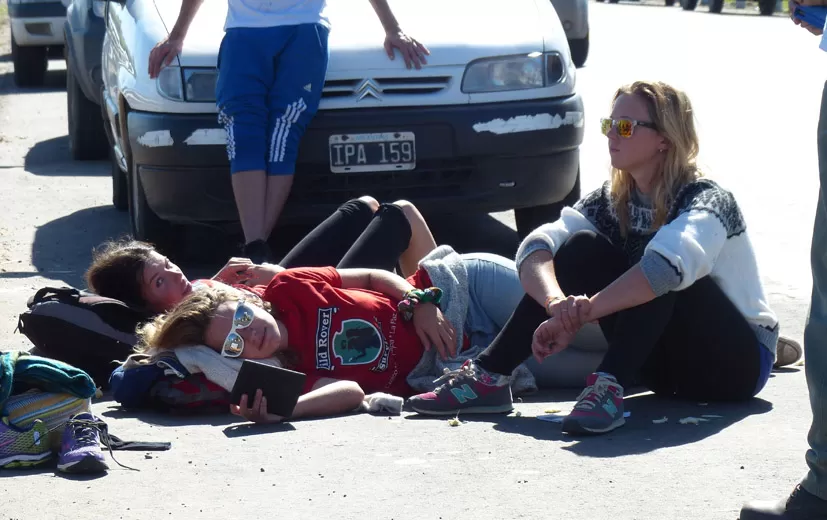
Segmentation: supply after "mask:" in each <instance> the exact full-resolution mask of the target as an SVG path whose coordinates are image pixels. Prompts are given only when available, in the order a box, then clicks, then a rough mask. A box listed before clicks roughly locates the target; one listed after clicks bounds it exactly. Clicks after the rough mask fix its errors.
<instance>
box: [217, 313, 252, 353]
mask: <svg viewBox="0 0 827 520" xmlns="http://www.w3.org/2000/svg"><path fill="white" fill-rule="evenodd" d="M251 323H253V308H252V307H250V306H249V305H248V304H247V302H246V301H245V300H238V307H236V309H235V314H234V315H233V324H232V327H231V328H230V333H229V334H227V339H225V340H224V345H223V346H222V347H221V355H222V356H224V357H229V358H237V357H239V356H240V355H241V353H242V352H244V338H242V337H241V334H239V333H238V332H236V331H237V330H239V329H243V328H246V327H249V326H250V324H251Z"/></svg>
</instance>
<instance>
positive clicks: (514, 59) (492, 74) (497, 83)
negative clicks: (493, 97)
mask: <svg viewBox="0 0 827 520" xmlns="http://www.w3.org/2000/svg"><path fill="white" fill-rule="evenodd" d="M565 74H566V68H565V67H564V66H563V59H562V57H561V56H560V54H558V53H556V52H548V53H545V54H543V53H541V52H532V53H531V54H523V55H519V56H503V57H499V58H484V59H481V60H476V61H473V62H471V63H470V64H468V67H466V68H465V75H464V76H463V78H462V91H463V92H465V93H466V94H476V93H480V92H504V91H508V90H524V89H529V88H542V87H548V86H551V85H554V84H557V83H560V82H561V81H562V80H563V78H564V77H565Z"/></svg>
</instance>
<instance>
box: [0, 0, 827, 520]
mask: <svg viewBox="0 0 827 520" xmlns="http://www.w3.org/2000/svg"><path fill="white" fill-rule="evenodd" d="M590 9H591V23H592V32H591V36H592V55H591V57H590V58H589V61H588V62H587V66H586V67H585V68H583V69H581V70H580V71H579V74H578V85H579V88H580V91H581V92H582V94H583V96H584V98H585V103H586V115H587V127H586V130H587V137H586V142H585V143H584V146H583V151H582V170H583V188H584V189H593V188H595V187H597V186H598V185H599V184H600V183H601V182H602V180H603V179H604V178H605V177H606V172H607V170H606V165H607V160H608V155H607V153H606V148H605V138H603V137H602V136H601V135H600V134H599V132H598V124H597V119H598V118H599V117H601V116H602V115H604V114H606V113H608V110H609V104H610V100H611V95H612V93H613V91H614V89H615V88H616V87H617V86H618V85H619V84H621V83H624V82H628V81H632V80H635V79H638V78H654V79H662V80H665V81H669V82H672V83H674V84H676V85H678V86H681V87H683V88H685V89H687V90H688V91H689V93H690V95H691V97H692V99H693V101H694V103H695V106H696V111H697V116H698V118H699V121H700V133H701V138H702V145H701V148H702V152H701V155H702V161H703V164H704V165H705V166H706V168H707V170H708V171H709V173H710V174H711V175H713V176H714V178H716V179H718V180H719V181H720V182H721V183H723V184H724V185H725V186H726V187H728V188H729V189H731V190H732V191H734V192H735V194H736V196H737V198H738V200H739V201H740V203H741V205H742V207H743V210H744V213H745V214H746V217H747V221H748V223H749V225H750V232H751V233H752V235H753V240H754V242H755V247H756V249H757V250H758V252H759V255H760V260H761V268H762V273H763V275H764V278H765V280H766V284H767V288H768V290H769V292H770V298H771V302H772V304H773V306H774V307H775V309H776V310H777V312H778V313H779V314H780V315H781V317H782V322H783V331H784V332H785V333H786V334H788V335H791V336H793V337H796V338H800V337H801V333H802V329H803V323H804V319H805V313H806V306H807V296H808V293H809V290H810V279H809V266H808V249H809V234H810V229H811V223H812V217H813V211H814V204H815V200H816V188H817V184H816V183H817V172H816V156H815V133H814V132H815V127H816V121H817V111H818V106H819V105H818V101H819V96H820V92H821V88H822V85H823V81H824V79H825V74H824V72H823V71H824V69H825V65H827V61H825V57H824V56H823V55H822V54H821V52H820V51H819V50H818V49H817V41H816V38H815V37H812V36H810V35H809V34H807V33H805V32H804V31H802V30H798V29H796V28H795V27H793V26H792V24H790V23H789V22H788V21H787V20H785V19H784V18H782V17H772V18H762V17H757V16H746V15H743V14H736V15H721V16H715V15H710V14H708V13H706V12H705V9H699V11H698V12H695V13H687V12H683V11H681V10H680V9H679V8H665V7H656V6H646V5H635V4H620V5H607V4H598V3H591V4H590ZM4 30H6V29H5V28H4ZM0 41H3V42H7V41H8V35H7V32H4V33H2V35H0ZM4 45H5V46H4V47H2V48H0V175H2V179H3V184H2V186H3V187H2V189H0V208H2V209H0V339H2V342H3V343H2V347H0V349H9V348H25V347H27V343H26V339H25V338H24V337H22V336H21V335H19V334H14V333H13V332H12V331H13V329H14V327H15V324H16V315H17V314H18V313H19V312H21V311H22V310H23V308H24V307H25V301H26V299H27V298H28V297H29V296H30V295H31V294H32V292H33V291H34V290H35V289H37V288H39V287H41V286H43V285H45V284H46V283H57V284H62V283H70V284H73V285H80V284H81V276H82V273H83V270H84V269H85V266H86V264H87V263H88V260H89V251H90V249H91V247H93V246H94V245H96V244H97V243H99V242H100V241H102V240H104V239H105V238H107V237H113V236H117V235H119V234H123V233H126V232H127V231H128V225H127V219H126V217H125V215H123V214H121V213H118V212H116V211H115V210H114V209H113V208H112V207H111V205H110V204H109V202H110V181H109V177H108V165H107V164H105V163H74V162H72V161H70V160H69V154H68V148H67V146H68V142H67V138H66V118H65V102H66V101H65V99H66V97H65V96H66V95H65V92H64V83H65V73H64V72H63V71H61V70H59V69H60V68H61V67H62V65H61V64H59V63H57V62H53V63H52V67H53V68H54V69H55V70H54V71H52V72H50V75H49V86H48V87H47V88H44V89H41V90H36V91H19V90H16V89H14V88H13V87H12V86H11V85H12V82H11V63H10V58H9V56H8V55H7V54H8V46H7V45H6V44H4ZM494 217H495V218H483V217H476V218H470V219H468V220H467V221H463V222H462V223H461V224H460V225H455V226H454V228H453V229H451V228H449V227H447V226H440V228H439V229H438V230H437V232H438V236H439V237H440V239H441V241H444V242H447V243H451V242H453V243H458V244H460V245H461V246H462V247H464V248H467V249H471V248H486V249H489V250H494V251H501V252H504V253H506V254H510V253H511V252H513V248H514V247H515V238H514V235H513V231H511V230H510V228H509V227H508V226H512V225H513V219H512V217H511V214H510V213H503V214H498V215H495V216H494ZM462 226H473V227H472V228H473V229H476V231H477V233H476V237H472V239H473V240H470V241H469V240H468V236H469V235H472V234H470V233H465V234H462V233H460V232H458V231H457V229H460V230H461V229H462ZM512 227H513V226H512ZM714 362H715V360H714V359H710V363H714ZM577 392H578V390H576V389H573V390H570V391H558V392H555V393H552V394H543V395H542V396H541V397H538V398H533V399H531V400H526V402H523V403H519V404H518V405H517V409H518V410H520V412H521V414H522V416H521V417H517V416H515V415H512V416H509V417H499V418H491V419H485V420H470V419H469V420H468V421H467V422H465V423H464V424H463V425H462V426H460V427H457V428H452V427H450V426H448V424H447V422H446V421H444V420H422V419H418V418H416V417H415V416H409V415H404V416H402V417H392V418H387V417H371V416H366V415H362V416H352V417H346V418H336V419H329V420H318V421H306V422H297V423H295V424H290V425H281V426H277V427H273V428H264V429H261V428H250V427H248V426H246V425H243V424H236V423H233V421H232V418H230V417H215V418H213V419H207V420H205V419H182V418H174V417H168V416H158V415H143V416H140V417H136V416H134V415H132V414H126V413H124V412H122V411H120V410H119V409H118V408H117V406H115V404H113V403H111V402H100V403H97V404H96V405H95V410H96V411H97V412H98V413H99V414H102V415H103V416H104V418H105V419H106V420H107V421H108V422H109V423H110V425H111V429H112V431H113V432H114V433H115V434H117V435H119V436H121V437H122V438H130V439H136V440H157V441H162V440H168V441H171V442H172V443H173V449H172V450H171V451H169V452H166V453H160V454H153V455H152V458H145V455H144V453H142V452H132V453H130V452H121V453H119V454H118V458H119V460H122V461H123V462H124V463H126V464H128V465H130V466H133V467H137V468H139V469H140V470H141V471H140V472H139V473H138V472H132V471H129V470H123V469H120V468H118V467H117V466H116V465H115V464H112V465H113V467H115V469H114V470H113V471H111V472H110V473H109V475H107V476H105V477H102V478H100V479H93V480H70V479H66V478H63V477H59V476H55V475H54V473H53V472H52V471H50V470H47V471H37V472H3V473H0V496H3V497H6V498H5V500H4V506H3V513H4V515H5V516H6V517H8V518H33V517H42V518H59V517H67V518H68V517H76V516H78V515H83V516H86V517H90V518H141V519H143V518H167V517H169V518H179V517H184V516H185V515H186V517H191V518H235V517H248V518H265V517H278V518H316V517H318V518H327V517H335V518H341V519H345V518H396V519H400V518H417V519H419V518H423V519H424V518H428V519H438V518H445V519H454V518H491V519H500V518H571V519H603V518H612V519H617V520H619V519H666V518H669V519H690V518H691V519H734V518H736V517H737V510H738V508H739V507H740V504H741V502H742V500H744V499H749V498H753V497H758V496H767V497H776V496H778V497H780V496H782V495H784V494H786V493H787V492H788V491H789V490H790V488H791V486H792V485H793V484H794V482H795V481H796V480H797V479H798V478H799V477H800V476H801V475H802V472H803V469H804V460H803V451H804V449H805V433H806V429H807V427H808V424H809V420H810V412H809V408H808V406H807V401H806V387H805V382H804V377H803V372H802V371H800V370H799V369H792V370H790V371H788V372H787V373H775V374H774V376H773V378H772V379H771V380H770V383H769V385H768V387H767V389H766V390H765V391H764V392H763V393H762V394H761V395H760V399H756V400H754V402H752V403H750V404H748V405H741V406H718V405H709V406H706V407H701V406H699V405H698V404H696V403H682V404H676V403H671V402H664V401H660V400H657V399H655V398H653V397H652V396H651V395H640V396H637V397H633V398H630V399H627V407H628V409H630V410H631V411H632V417H631V419H630V421H629V425H628V426H627V427H625V428H623V429H621V430H619V431H617V432H615V433H613V434H611V435H607V436H604V437H599V438H595V439H587V440H578V439H570V438H568V437H565V436H562V435H561V434H560V432H559V426H556V425H553V424H548V423H544V422H541V421H538V420H536V419H535V418H534V416H535V415H536V414H538V413H539V414H541V413H543V411H544V410H545V409H547V408H549V407H554V408H562V409H564V410H565V409H567V408H568V407H570V406H571V404H572V401H573V400H574V399H575V398H576V395H577ZM546 401H549V402H552V403H553V404H547V403H546ZM702 414H713V415H720V416H722V418H721V419H717V420H714V421H712V422H710V423H707V424H703V425H700V426H692V425H679V424H677V419H679V418H681V417H686V416H691V415H694V416H699V415H702ZM664 415H665V416H668V417H669V418H670V421H669V423H667V424H665V425H657V424H653V423H652V422H651V421H652V419H656V418H660V417H662V416H664Z"/></svg>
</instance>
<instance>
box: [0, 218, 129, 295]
mask: <svg viewBox="0 0 827 520" xmlns="http://www.w3.org/2000/svg"><path fill="white" fill-rule="evenodd" d="M128 230H129V221H128V217H127V215H126V213H121V212H119V211H117V210H116V209H115V208H114V207H113V206H98V207H94V208H86V209H82V210H80V211H76V212H74V213H71V214H69V215H66V216H65V217H61V218H59V219H56V220H52V221H51V222H47V223H46V224H43V225H42V226H39V227H38V228H37V231H35V235H34V241H33V242H32V264H33V265H34V266H35V267H36V268H37V270H38V273H35V274H40V275H42V276H45V277H47V278H52V279H54V280H60V281H62V282H64V283H66V284H68V285H70V286H72V287H78V288H82V287H85V283H84V281H83V274H84V273H85V272H86V268H87V267H88V266H89V262H90V261H91V258H92V249H93V248H95V247H97V246H98V245H99V244H100V243H101V242H103V241H105V240H107V239H113V238H118V237H121V236H124V235H126V234H127V233H128V232H129V231H128ZM7 275H10V276H7ZM15 276H18V274H16V273H13V272H7V273H0V278H5V277H15Z"/></svg>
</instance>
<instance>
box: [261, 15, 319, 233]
mask: <svg viewBox="0 0 827 520" xmlns="http://www.w3.org/2000/svg"><path fill="white" fill-rule="evenodd" d="M271 31H272V32H273V33H274V37H275V38H278V37H279V36H280V35H281V34H286V33H287V34H289V38H288V39H287V42H286V44H285V45H284V47H283V48H282V49H281V51H280V52H279V53H278V54H277V55H276V56H275V57H274V58H273V62H272V63H271V66H272V67H273V68H274V70H275V81H274V82H273V83H272V85H271V88H270V96H269V98H268V106H269V108H270V121H271V130H270V148H269V151H270V155H269V159H268V166H267V189H266V203H265V212H264V233H265V236H264V238H265V240H266V239H267V238H269V237H270V234H271V233H272V232H273V228H274V227H275V225H276V222H277V221H278V219H279V216H281V212H282V209H284V204H285V202H286V201H287V197H288V195H289V194H290V189H291V188H292V186H293V174H294V173H295V170H296V159H297V157H298V153H299V143H300V141H301V138H302V136H303V135H304V131H305V129H306V128H307V125H308V124H309V123H310V121H311V120H312V119H313V116H314V115H316V110H317V109H318V108H319V101H321V98H322V89H323V88H324V78H325V74H326V73H327V60H328V50H327V37H328V29H327V28H326V27H324V26H323V25H321V24H303V25H297V26H290V27H276V28H273V29H272V30H271Z"/></svg>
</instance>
